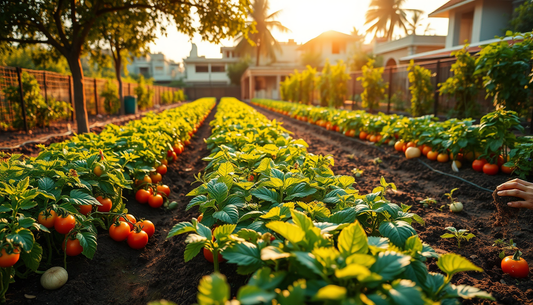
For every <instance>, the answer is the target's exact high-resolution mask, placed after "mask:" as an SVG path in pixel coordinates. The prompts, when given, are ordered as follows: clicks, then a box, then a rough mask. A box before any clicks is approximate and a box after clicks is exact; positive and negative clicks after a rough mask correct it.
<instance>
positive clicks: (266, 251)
mask: <svg viewBox="0 0 533 305" xmlns="http://www.w3.org/2000/svg"><path fill="white" fill-rule="evenodd" d="M290 256H291V254H290V253H287V252H282V250H280V249H279V248H277V247H274V246H268V247H265V248H263V249H262V250H261V259H262V260H264V261H268V260H273V261H275V260H278V259H282V258H287V257H290Z"/></svg>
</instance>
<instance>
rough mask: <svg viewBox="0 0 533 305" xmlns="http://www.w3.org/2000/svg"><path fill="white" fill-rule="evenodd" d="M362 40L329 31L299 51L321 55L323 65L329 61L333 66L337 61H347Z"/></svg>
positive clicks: (310, 41) (302, 46) (301, 47)
mask: <svg viewBox="0 0 533 305" xmlns="http://www.w3.org/2000/svg"><path fill="white" fill-rule="evenodd" d="M360 43H361V42H360V40H359V39H358V38H357V37H356V36H353V35H348V34H344V33H341V32H337V31H327V32H324V33H322V34H320V35H318V36H317V37H315V38H313V39H311V40H309V41H308V42H306V43H304V44H303V45H301V46H300V47H299V48H298V50H299V51H301V52H302V54H304V53H311V54H319V55H320V57H321V60H322V61H321V65H320V66H322V67H323V66H324V65H325V64H326V59H329V62H330V63H331V64H336V63H337V61H339V60H343V61H345V62H346V61H347V59H348V57H349V55H350V53H351V51H352V50H354V49H355V48H357V47H358V46H359V45H360Z"/></svg>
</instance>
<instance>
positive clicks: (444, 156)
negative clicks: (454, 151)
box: [437, 154, 450, 163]
mask: <svg viewBox="0 0 533 305" xmlns="http://www.w3.org/2000/svg"><path fill="white" fill-rule="evenodd" d="M448 160H450V157H449V156H448V154H438V155H437V161H439V162H441V163H444V162H448Z"/></svg>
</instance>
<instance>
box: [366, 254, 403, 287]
mask: <svg viewBox="0 0 533 305" xmlns="http://www.w3.org/2000/svg"><path fill="white" fill-rule="evenodd" d="M410 260H411V257H410V256H406V255H403V254H400V253H396V252H391V251H386V252H380V253H379V254H378V259H377V261H376V262H375V263H374V265H372V267H371V268H370V271H372V272H375V273H378V274H380V275H381V276H382V277H383V280H385V281H390V280H393V279H394V278H395V276H397V275H398V274H400V273H402V272H403V271H404V269H405V266H407V265H409V263H410Z"/></svg>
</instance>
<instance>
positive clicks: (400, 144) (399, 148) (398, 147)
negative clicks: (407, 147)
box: [394, 140, 405, 151]
mask: <svg viewBox="0 0 533 305" xmlns="http://www.w3.org/2000/svg"><path fill="white" fill-rule="evenodd" d="M404 144H405V143H404V142H403V141H401V140H400V141H397V142H396V143H394V149H396V150H397V151H402V150H403V145H404Z"/></svg>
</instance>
